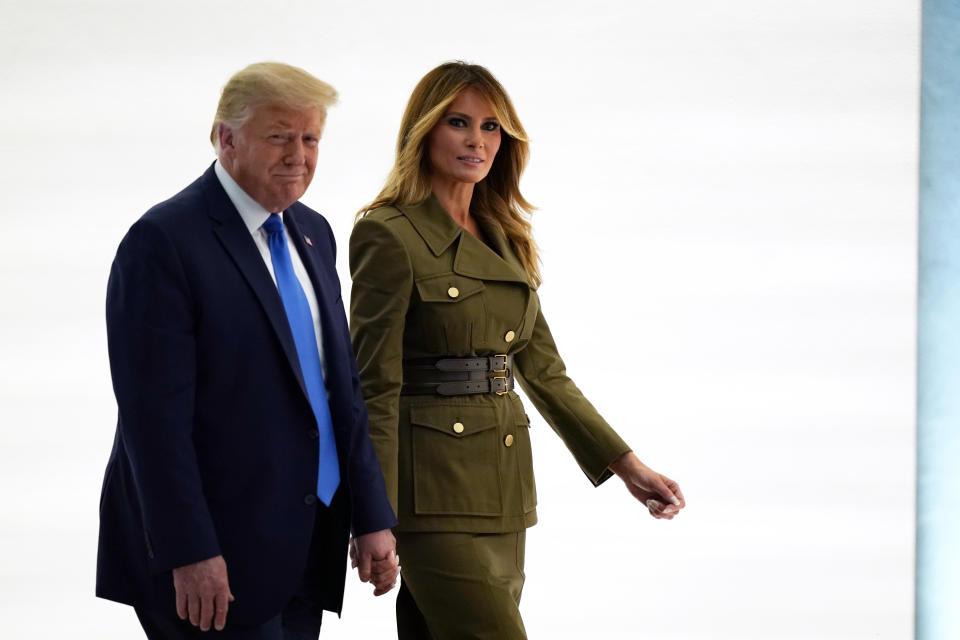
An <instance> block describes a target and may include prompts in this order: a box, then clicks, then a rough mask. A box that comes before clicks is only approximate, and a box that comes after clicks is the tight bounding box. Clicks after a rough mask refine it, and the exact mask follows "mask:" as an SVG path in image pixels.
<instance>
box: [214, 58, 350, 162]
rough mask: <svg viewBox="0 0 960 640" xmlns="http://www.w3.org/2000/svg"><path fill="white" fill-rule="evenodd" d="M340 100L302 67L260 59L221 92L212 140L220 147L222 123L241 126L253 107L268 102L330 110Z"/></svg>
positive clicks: (323, 83) (324, 83)
mask: <svg viewBox="0 0 960 640" xmlns="http://www.w3.org/2000/svg"><path fill="white" fill-rule="evenodd" d="M336 102H337V91H336V89H334V88H333V87H331V86H330V85H329V84H327V83H326V82H324V81H322V80H318V79H317V78H314V77H313V76H312V75H310V74H309V73H307V72H306V71H304V70H303V69H301V68H299V67H294V66H291V65H289V64H284V63H282V62H256V63H254V64H251V65H249V66H248V67H246V68H245V69H241V70H240V71H238V72H236V73H235V74H233V77H231V78H230V79H229V80H228V81H227V84H225V85H224V86H223V91H221V92H220V103H219V104H218V105H217V113H216V115H215V116H214V117H213V126H212V127H211V129H210V142H211V143H213V146H214V148H215V149H216V150H217V151H219V150H220V137H219V136H218V135H217V129H218V127H219V125H220V124H221V123H222V124H225V125H228V126H230V127H241V126H243V123H244V122H246V121H247V120H248V119H249V118H250V116H251V115H252V114H253V110H254V109H255V108H256V107H258V106H260V105H262V104H267V103H272V104H282V105H285V106H289V107H294V108H298V109H300V108H302V109H313V108H319V109H320V110H321V111H323V112H326V110H327V107H331V106H333V105H334V104H336Z"/></svg>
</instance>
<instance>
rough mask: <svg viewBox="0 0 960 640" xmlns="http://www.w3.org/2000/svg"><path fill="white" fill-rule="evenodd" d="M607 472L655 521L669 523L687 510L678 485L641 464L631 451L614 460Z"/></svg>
mask: <svg viewBox="0 0 960 640" xmlns="http://www.w3.org/2000/svg"><path fill="white" fill-rule="evenodd" d="M610 470H611V471H613V472H614V473H615V474H617V475H618V476H619V477H620V479H621V480H623V483H624V484H625V485H627V491H629V492H630V493H632V494H633V497H634V498H636V499H637V500H639V501H640V502H642V503H644V504H645V505H646V506H647V509H648V510H649V511H650V515H652V516H653V517H654V518H662V519H664V520H672V519H673V517H674V516H675V515H677V514H678V513H680V510H681V509H683V508H684V507H685V506H687V503H686V501H685V500H684V499H683V493H682V492H681V491H680V485H678V484H677V483H676V482H674V481H673V480H671V479H670V478H668V477H667V476H665V475H663V474H661V473H657V472H656V471H654V470H653V469H651V468H650V467H648V466H647V465H645V464H643V463H642V462H640V459H639V458H638V457H637V456H636V455H635V454H634V453H633V452H632V451H628V452H627V453H625V454H623V455H622V456H620V457H619V458H617V459H616V461H614V462H613V464H611V465H610Z"/></svg>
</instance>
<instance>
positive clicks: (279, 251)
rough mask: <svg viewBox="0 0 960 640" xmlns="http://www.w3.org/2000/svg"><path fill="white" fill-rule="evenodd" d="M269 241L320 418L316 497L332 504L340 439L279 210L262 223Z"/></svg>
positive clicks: (337, 480) (310, 394)
mask: <svg viewBox="0 0 960 640" xmlns="http://www.w3.org/2000/svg"><path fill="white" fill-rule="evenodd" d="M263 228H264V229H266V231H267V234H268V238H269V244H270V261H271V262H273V273H274V275H275V276H276V278H277V289H278V290H279V291H280V299H281V300H282V301H283V308H284V310H285V311H286V312H287V322H289V323H290V331H291V332H292V333H293V342H294V344H295V345H296V346H297V358H298V359H299V360H300V370H301V371H302V372H303V382H304V384H305V385H306V387H307V396H308V397H309V398H310V406H311V407H313V415H314V416H315V417H316V419H317V430H318V431H319V434H320V435H319V438H318V440H319V443H320V468H319V470H318V471H317V497H318V498H320V501H321V502H323V504H325V505H327V506H330V501H331V500H332V499H333V494H334V493H336V491H337V486H338V485H339V484H340V463H339V461H338V460H337V443H336V440H335V439H334V436H333V421H332V420H331V419H330V406H329V405H328V404H327V387H326V385H325V384H324V382H323V369H322V367H321V366H320V351H319V350H318V349H317V336H316V333H315V332H314V329H313V315H312V314H311V313H310V305H309V303H307V296H306V295H305V294H304V293H303V287H301V286H300V281H299V280H297V276H296V274H295V273H294V272H293V262H291V260H290V250H289V249H288V248H287V241H286V238H284V235H283V221H282V220H281V219H280V215H279V214H277V213H272V214H270V217H269V218H267V221H266V222H264V223H263Z"/></svg>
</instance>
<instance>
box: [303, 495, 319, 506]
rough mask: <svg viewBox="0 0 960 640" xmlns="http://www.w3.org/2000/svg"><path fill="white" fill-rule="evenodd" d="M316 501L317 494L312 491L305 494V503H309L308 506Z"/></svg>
mask: <svg viewBox="0 0 960 640" xmlns="http://www.w3.org/2000/svg"><path fill="white" fill-rule="evenodd" d="M316 501H317V496H315V495H313V494H312V493H308V494H307V495H305V496H303V504H305V505H307V506H308V507H309V506H311V505H312V504H313V503H314V502H316Z"/></svg>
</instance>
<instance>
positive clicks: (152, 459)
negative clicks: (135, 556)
mask: <svg viewBox="0 0 960 640" xmlns="http://www.w3.org/2000/svg"><path fill="white" fill-rule="evenodd" d="M106 311H107V342H108V348H109V353H110V371H111V376H112V378H113V388H114V393H115V395H116V398H117V407H118V410H119V426H118V431H119V437H120V438H121V440H122V442H123V447H124V451H125V453H126V455H127V457H128V460H129V463H130V467H131V470H132V474H133V479H134V490H135V492H136V496H137V501H138V502H139V505H140V508H141V510H142V517H143V526H144V537H145V539H146V543H147V554H148V557H149V559H150V565H151V568H152V569H153V570H155V571H158V572H159V571H166V570H170V569H173V568H176V567H180V566H183V565H187V564H191V563H194V562H198V561H200V560H204V559H207V558H211V557H214V556H217V555H219V554H220V547H219V544H218V542H217V535H216V531H215V529H214V524H213V520H212V518H211V516H210V512H209V509H208V507H207V503H206V499H205V497H204V494H203V488H202V480H201V476H200V470H199V467H198V465H197V458H196V452H195V450H194V446H193V429H194V396H195V392H196V388H195V387H196V342H195V335H194V323H195V309H194V306H193V302H192V297H191V295H190V290H189V284H188V282H187V278H186V275H185V273H184V270H183V267H182V264H181V262H180V259H179V256H178V254H177V251H176V249H175V247H174V245H173V243H172V242H171V241H170V239H169V238H168V237H167V235H166V234H165V233H164V232H163V230H162V229H160V228H159V227H158V226H157V225H156V224H154V223H151V222H149V221H148V220H145V219H141V220H140V221H139V222H137V223H136V224H135V225H134V226H133V227H132V228H131V229H130V231H129V233H128V234H127V236H126V237H125V238H124V240H123V242H122V243H121V245H120V248H119V249H118V250H117V256H116V258H115V259H114V262H113V266H112V268H111V271H110V280H109V284H108V286H107V309H106Z"/></svg>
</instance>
